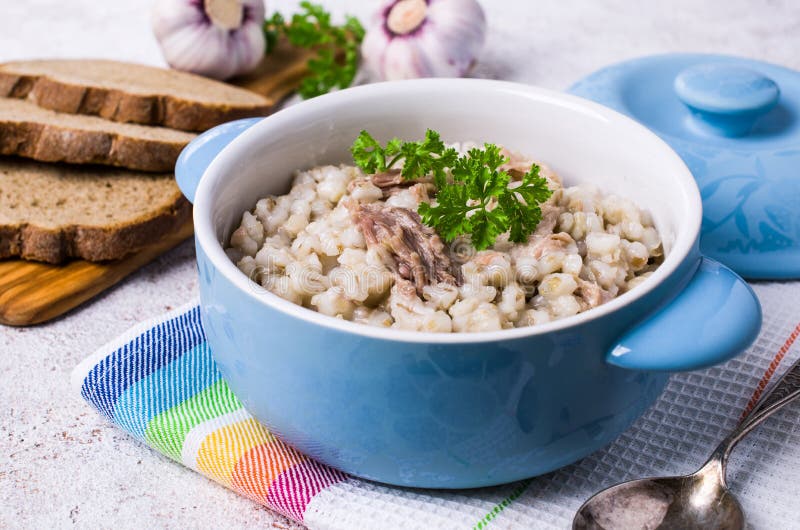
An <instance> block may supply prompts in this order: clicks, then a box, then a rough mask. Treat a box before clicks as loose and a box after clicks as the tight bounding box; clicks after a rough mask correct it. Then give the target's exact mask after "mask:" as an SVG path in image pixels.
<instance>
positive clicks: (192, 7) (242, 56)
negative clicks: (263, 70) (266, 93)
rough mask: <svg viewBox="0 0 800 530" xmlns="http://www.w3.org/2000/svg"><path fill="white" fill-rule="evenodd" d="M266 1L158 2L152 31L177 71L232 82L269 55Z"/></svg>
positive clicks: (177, 0)
mask: <svg viewBox="0 0 800 530" xmlns="http://www.w3.org/2000/svg"><path fill="white" fill-rule="evenodd" d="M263 24H264V0H156V2H155V8H154V10H153V33H155V36H156V39H157V40H158V43H159V44H160V45H161V51H162V53H163V54H164V58H165V59H166V61H167V62H168V63H169V65H170V66H171V67H173V68H175V69H177V70H183V71H186V72H192V73H195V74H200V75H204V76H207V77H213V78H216V79H227V78H229V77H233V76H234V75H236V74H242V73H245V72H248V71H250V70H252V69H253V68H255V67H256V66H257V65H258V63H259V62H261V58H262V57H264V53H265V51H266V42H265V39H264V31H263V29H262V25H263Z"/></svg>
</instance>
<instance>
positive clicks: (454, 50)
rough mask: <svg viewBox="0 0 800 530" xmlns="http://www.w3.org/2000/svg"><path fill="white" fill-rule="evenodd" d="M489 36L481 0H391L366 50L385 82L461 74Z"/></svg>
mask: <svg viewBox="0 0 800 530" xmlns="http://www.w3.org/2000/svg"><path fill="white" fill-rule="evenodd" d="M485 39H486V17H485V15H484V12H483V9H482V8H481V6H480V4H478V2H477V1H476V0H388V1H386V2H384V3H383V4H382V5H381V7H380V8H379V9H378V11H377V12H376V13H375V15H374V16H373V18H372V20H371V22H370V25H369V29H368V31H367V35H366V36H365V38H364V42H363V43H362V47H361V53H362V57H363V62H364V65H365V67H366V69H367V70H368V72H369V73H370V74H371V75H372V76H373V77H375V78H378V79H382V80H398V79H410V78H417V77H461V76H463V75H465V74H466V73H467V72H468V71H469V69H470V68H471V67H472V65H473V64H474V62H475V57H476V56H477V54H478V53H479V52H480V50H481V48H482V47H483V44H484V41H485Z"/></svg>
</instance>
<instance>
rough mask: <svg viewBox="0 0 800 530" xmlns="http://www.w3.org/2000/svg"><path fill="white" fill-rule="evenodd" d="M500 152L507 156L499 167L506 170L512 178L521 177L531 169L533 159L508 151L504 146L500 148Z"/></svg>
mask: <svg viewBox="0 0 800 530" xmlns="http://www.w3.org/2000/svg"><path fill="white" fill-rule="evenodd" d="M500 154H501V155H503V156H504V157H506V158H508V162H506V163H505V164H503V165H502V166H500V169H502V170H504V171H508V174H509V175H511V177H512V178H513V179H514V180H519V179H521V178H522V176H523V175H525V173H527V172H528V171H530V170H531V166H533V164H534V162H533V160H530V159H528V158H525V157H524V156H522V155H520V154H519V153H515V152H513V151H509V150H508V149H506V148H505V147H503V148H502V149H501V150H500Z"/></svg>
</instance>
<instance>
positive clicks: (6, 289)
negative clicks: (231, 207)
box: [0, 42, 309, 326]
mask: <svg viewBox="0 0 800 530" xmlns="http://www.w3.org/2000/svg"><path fill="white" fill-rule="evenodd" d="M308 57H309V52H307V51H305V50H295V49H292V48H291V47H289V46H288V45H287V44H286V43H285V42H280V43H279V44H278V46H277V48H276V49H275V51H273V52H272V53H271V54H270V55H268V56H267V57H266V58H265V59H264V61H263V62H262V64H261V65H260V66H259V67H258V68H257V69H256V71H255V72H253V73H252V74H249V75H247V76H246V77H240V78H237V79H234V80H233V81H232V83H233V84H236V85H239V86H241V87H243V88H247V89H249V90H252V91H253V92H257V93H259V94H261V95H262V96H265V97H267V98H269V99H271V100H272V101H273V102H274V103H275V104H277V103H279V102H280V101H281V100H282V99H284V98H285V97H286V96H288V95H289V94H291V93H292V92H294V90H295V89H296V88H297V87H298V86H299V84H300V81H301V80H302V78H303V77H304V75H305V73H306V71H307V70H306V62H307V61H308ZM192 232H193V231H192V223H191V220H190V221H188V222H187V223H186V224H185V225H184V226H182V227H181V229H180V230H178V231H176V232H175V233H174V234H170V235H168V236H166V237H165V238H163V239H162V240H161V241H158V242H156V243H154V244H152V245H150V246H148V247H146V248H144V249H143V250H141V251H139V252H137V253H135V254H131V255H130V256H128V257H126V258H124V259H121V260H117V261H109V262H103V263H92V262H88V261H83V260H75V261H71V262H68V263H66V264H64V265H48V264H45V263H36V262H28V261H24V260H18V259H13V260H4V261H2V260H0V324H6V325H11V326H28V325H31V324H40V323H42V322H46V321H48V320H51V319H53V318H55V317H57V316H60V315H62V314H64V313H65V312H67V311H69V310H70V309H73V308H75V307H76V306H78V305H80V304H82V303H83V302H85V301H87V300H89V299H90V298H92V297H94V296H97V295H98V294H100V293H102V292H103V291H105V290H106V289H108V288H109V287H111V286H113V285H115V284H116V283H118V282H119V281H120V280H122V279H123V278H125V277H126V276H128V275H129V274H131V273H132V272H134V271H135V270H137V269H139V268H140V267H142V266H143V265H145V264H147V263H149V262H150V261H152V260H153V259H155V258H157V257H158V256H160V255H161V254H163V253H164V252H166V251H168V250H170V249H171V248H173V247H174V246H175V245H177V244H178V243H180V242H181V241H183V240H185V239H187V238H188V237H190V236H191V235H192Z"/></svg>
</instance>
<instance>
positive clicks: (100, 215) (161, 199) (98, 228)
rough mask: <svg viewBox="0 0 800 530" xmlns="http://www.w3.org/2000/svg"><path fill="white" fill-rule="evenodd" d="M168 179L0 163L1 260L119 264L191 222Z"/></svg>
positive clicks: (102, 170) (167, 176) (187, 206)
mask: <svg viewBox="0 0 800 530" xmlns="http://www.w3.org/2000/svg"><path fill="white" fill-rule="evenodd" d="M191 209H192V207H191V205H190V204H189V202H188V201H187V200H186V199H185V198H184V197H183V196H182V195H181V192H180V190H179V189H178V187H177V185H176V184H175V179H174V177H173V176H172V175H171V174H153V173H139V172H133V171H126V170H121V169H105V168H96V167H76V166H65V165H55V164H42V163H39V162H32V161H27V160H19V159H13V158H0V258H6V257H12V256H19V257H22V258H24V259H29V260H36V261H45V262H48V263H60V262H62V261H64V260H66V259H67V258H70V257H75V258H83V259H87V260H90V261H102V260H109V259H118V258H122V257H124V256H125V255H126V254H128V253H130V252H134V251H136V250H139V249H141V248H142V247H143V246H145V245H147V244H148V243H151V242H153V241H157V240H158V239H160V238H161V237H162V236H164V235H165V234H168V233H170V232H172V231H174V230H176V229H177V228H178V227H180V226H181V225H182V224H183V223H184V222H186V221H187V220H188V219H189V218H190V217H191Z"/></svg>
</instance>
